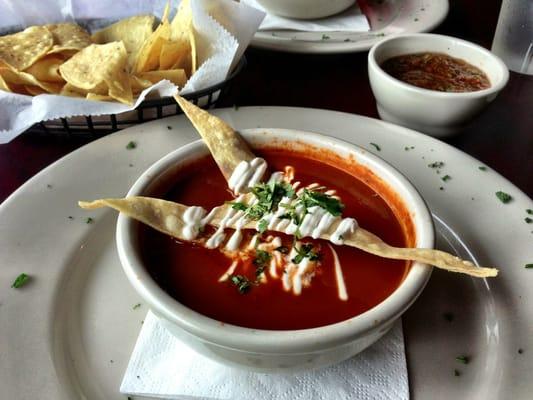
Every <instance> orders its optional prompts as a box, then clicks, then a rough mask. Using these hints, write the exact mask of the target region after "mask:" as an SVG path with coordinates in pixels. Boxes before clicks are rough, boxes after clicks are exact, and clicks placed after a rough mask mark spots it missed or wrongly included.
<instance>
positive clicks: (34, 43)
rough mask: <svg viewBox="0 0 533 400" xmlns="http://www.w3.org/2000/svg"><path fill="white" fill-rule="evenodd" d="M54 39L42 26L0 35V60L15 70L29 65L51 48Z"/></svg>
mask: <svg viewBox="0 0 533 400" xmlns="http://www.w3.org/2000/svg"><path fill="white" fill-rule="evenodd" d="M53 44H54V39H53V37H52V34H51V33H50V31H49V30H48V29H46V28H45V27H44V26H32V27H29V28H27V29H25V30H24V31H22V32H18V33H14V34H12V35H6V36H2V37H0V61H3V62H5V63H6V64H7V65H9V66H10V67H11V68H13V69H14V70H17V71H23V70H25V69H27V68H28V67H30V66H31V65H32V64H33V63H35V62H36V61H37V60H39V59H40V58H42V57H44V56H45V55H46V53H47V52H48V51H49V50H50V49H51V48H52V46H53Z"/></svg>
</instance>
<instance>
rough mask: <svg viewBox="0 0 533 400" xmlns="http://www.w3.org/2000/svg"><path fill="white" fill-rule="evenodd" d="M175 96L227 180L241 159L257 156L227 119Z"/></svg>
mask: <svg viewBox="0 0 533 400" xmlns="http://www.w3.org/2000/svg"><path fill="white" fill-rule="evenodd" d="M174 98H175V99H176V101H177V102H178V104H179V105H180V107H181V109H182V110H183V112H184V113H185V115H187V117H188V118H189V120H190V121H191V122H192V124H193V125H194V127H195V128H196V130H197V131H198V133H199V134H200V136H201V137H202V139H203V140H204V142H205V143H206V144H207V147H209V151H210V152H211V154H212V155H213V158H214V159H215V161H216V163H217V165H218V167H219V168H220V170H221V171H222V174H223V175H224V177H225V178H226V180H228V179H229V178H230V177H231V174H232V173H233V171H234V170H235V168H236V167H237V165H239V163H240V162H241V161H251V160H253V159H254V158H255V155H254V154H253V153H252V151H251V150H250V148H249V147H248V145H247V144H246V142H245V141H244V140H243V138H242V137H241V136H240V135H239V134H238V133H237V132H235V130H233V128H232V127H231V126H229V125H228V124H227V123H226V122H225V121H223V120H221V119H220V118H218V117H215V116H214V115H211V114H209V113H208V112H207V111H205V110H202V109H201V108H199V107H197V106H195V105H194V104H192V103H190V102H188V101H187V100H185V99H184V98H183V97H181V96H179V95H175V96H174Z"/></svg>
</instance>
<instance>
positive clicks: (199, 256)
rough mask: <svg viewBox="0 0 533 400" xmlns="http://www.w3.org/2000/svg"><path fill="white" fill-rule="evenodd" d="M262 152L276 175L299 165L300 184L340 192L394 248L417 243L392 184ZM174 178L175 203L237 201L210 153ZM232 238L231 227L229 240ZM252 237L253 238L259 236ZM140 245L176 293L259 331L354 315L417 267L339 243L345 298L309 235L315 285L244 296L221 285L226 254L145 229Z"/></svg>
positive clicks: (337, 163)
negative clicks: (316, 263) (315, 258)
mask: <svg viewBox="0 0 533 400" xmlns="http://www.w3.org/2000/svg"><path fill="white" fill-rule="evenodd" d="M256 153H258V154H259V155H260V156H261V157H263V158H265V159H266V161H267V162H268V165H269V168H270V171H282V170H283V169H284V167H285V166H287V165H291V166H293V167H294V168H295V179H294V181H300V182H301V183H302V185H308V184H311V183H313V182H318V183H320V184H322V185H324V186H326V187H327V188H328V189H334V190H336V191H337V195H338V196H340V198H341V200H342V202H343V203H344V205H345V208H344V211H343V216H344V217H348V216H352V217H354V218H356V219H357V221H358V223H359V225H360V226H361V227H364V228H365V229H367V230H369V231H371V232H373V233H375V234H377V235H378V236H379V237H381V238H382V239H383V240H385V241H386V242H387V243H389V244H391V245H394V246H401V247H405V246H412V245H413V243H414V229H413V226H412V222H411V220H410V218H409V214H408V211H407V210H406V209H405V207H404V206H403V204H402V203H401V201H400V200H399V199H398V198H397V197H395V195H394V193H393V192H392V191H391V190H390V189H389V188H388V186H387V185H386V184H385V183H384V182H382V181H381V180H380V179H379V178H378V177H376V176H375V175H373V173H372V172H371V171H369V170H368V169H366V168H364V167H362V166H360V165H358V164H357V163H356V162H355V161H354V160H345V159H341V158H340V157H338V156H335V155H334V154H325V153H323V152H322V153H320V152H313V151H309V152H307V151H306V152H305V154H303V153H301V152H300V153H299V152H295V151H288V150H279V149H263V150H262V151H256ZM172 181H173V182H175V183H174V184H173V186H172V187H171V189H170V190H169V191H168V192H167V193H166V195H164V196H163V197H164V198H165V199H167V200H172V201H176V202H179V203H183V204H186V205H198V206H202V207H204V208H205V209H207V210H210V209H211V208H213V207H216V206H218V205H220V204H223V203H224V202H225V201H228V200H232V199H233V196H232V194H231V193H230V191H229V190H228V189H227V183H226V181H225V179H224V177H223V176H222V174H221V173H220V171H219V170H218V167H217V166H216V164H215V162H214V161H213V159H212V158H211V157H210V156H209V157H204V158H202V159H199V160H197V161H196V162H194V163H192V164H190V165H187V166H185V167H183V168H182V169H180V170H179V171H177V172H176V174H175V176H173V177H172ZM385 199H386V200H385ZM400 221H402V222H400ZM230 234H231V233H230V229H228V232H227V236H226V237H229V235H230ZM247 234H248V235H249V236H251V235H252V234H253V232H249V233H248V232H247ZM266 234H267V235H268V232H267V233H266ZM275 235H276V236H280V237H282V240H283V244H287V245H288V246H290V245H291V243H292V238H291V237H289V236H287V235H283V234H279V233H275ZM139 240H140V244H141V249H142V257H143V261H144V263H145V265H146V266H147V269H148V271H149V273H150V274H151V276H152V277H153V278H154V280H155V281H156V282H157V283H158V284H159V285H160V286H161V287H162V288H163V289H164V290H165V291H166V292H167V293H168V294H169V295H171V296H172V297H173V298H175V299H176V300H177V301H179V302H180V303H181V304H183V305H185V306H187V307H189V308H191V309H193V310H195V311H197V312H199V313H201V314H203V315H205V316H208V317H211V318H213V319H216V320H219V321H221V322H223V323H229V324H233V325H238V326H243V327H248V328H256V329H269V330H289V329H306V328H314V327H319V326H324V325H329V324H332V323H336V322H340V321H343V320H346V319H349V318H352V317H354V316H356V315H359V314H361V313H363V312H365V311H367V310H369V309H371V308H372V307H374V306H376V305H377V304H379V303H380V302H382V301H383V300H384V299H385V298H387V297H388V296H389V295H390V294H391V293H392V292H393V291H394V290H395V289H396V288H397V287H398V286H399V285H400V283H401V282H402V280H403V279H404V277H405V276H406V274H407V272H408V270H409V267H410V263H409V262H406V261H399V260H388V259H384V258H381V257H377V256H374V255H371V254H368V253H365V252H363V251H360V250H358V249H355V248H352V247H348V246H335V245H333V244H331V246H333V247H334V248H335V250H336V252H337V255H338V257H339V261H340V264H341V266H342V272H343V275H344V281H345V284H346V288H347V292H348V296H349V298H348V300H346V301H343V300H340V299H339V296H338V293H337V286H336V280H335V274H334V262H333V254H332V252H331V250H330V249H329V247H328V243H329V242H326V241H323V240H312V239H310V238H303V239H302V242H303V243H306V242H311V243H313V244H314V245H316V246H318V247H319V248H320V250H321V255H322V259H321V264H320V267H319V268H318V270H317V272H316V274H315V276H314V277H313V279H312V281H311V285H310V286H309V287H304V288H303V289H302V293H301V294H300V295H295V294H293V293H292V292H287V291H285V290H284V289H283V286H282V284H281V282H280V280H277V279H276V280H274V279H268V282H267V283H265V284H260V285H257V286H252V288H251V290H249V291H248V292H246V293H244V294H241V293H239V291H238V290H237V288H236V286H235V285H234V284H232V283H231V282H230V281H226V282H219V281H218V280H219V278H220V277H221V276H222V275H223V274H224V273H225V272H226V270H227V269H228V267H229V266H230V264H231V262H232V260H231V259H230V258H228V257H226V256H225V255H224V254H222V253H221V252H220V251H218V250H216V249H215V250H211V249H206V248H204V247H201V246H199V245H193V244H190V243H183V242H179V241H178V240H176V239H174V238H172V237H169V236H167V235H165V234H162V233H160V232H157V231H155V230H154V229H152V228H150V227H148V226H146V225H142V224H140V225H139ZM243 243H245V242H243ZM250 268H251V269H253V266H250Z"/></svg>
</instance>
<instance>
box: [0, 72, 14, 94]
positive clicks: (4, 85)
mask: <svg viewBox="0 0 533 400" xmlns="http://www.w3.org/2000/svg"><path fill="white" fill-rule="evenodd" d="M0 90H3V91H4V92H11V91H12V90H11V88H10V87H9V86H8V84H7V82H6V81H5V80H4V78H2V73H1V71H0Z"/></svg>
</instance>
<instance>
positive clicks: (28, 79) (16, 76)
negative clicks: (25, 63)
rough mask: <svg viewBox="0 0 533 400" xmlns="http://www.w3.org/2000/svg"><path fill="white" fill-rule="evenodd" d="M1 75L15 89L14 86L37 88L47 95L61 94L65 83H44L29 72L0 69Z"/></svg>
mask: <svg viewBox="0 0 533 400" xmlns="http://www.w3.org/2000/svg"><path fill="white" fill-rule="evenodd" d="M0 75H2V78H4V81H5V82H6V83H7V84H8V85H9V86H10V87H11V88H13V86H12V85H19V86H36V87H39V88H41V89H42V90H44V91H45V92H47V93H59V92H60V91H61V88H62V87H63V83H57V82H42V81H40V80H38V79H37V78H35V77H34V76H33V75H31V74H28V73H27V72H19V71H15V70H12V69H10V68H0ZM30 93H31V92H30Z"/></svg>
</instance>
